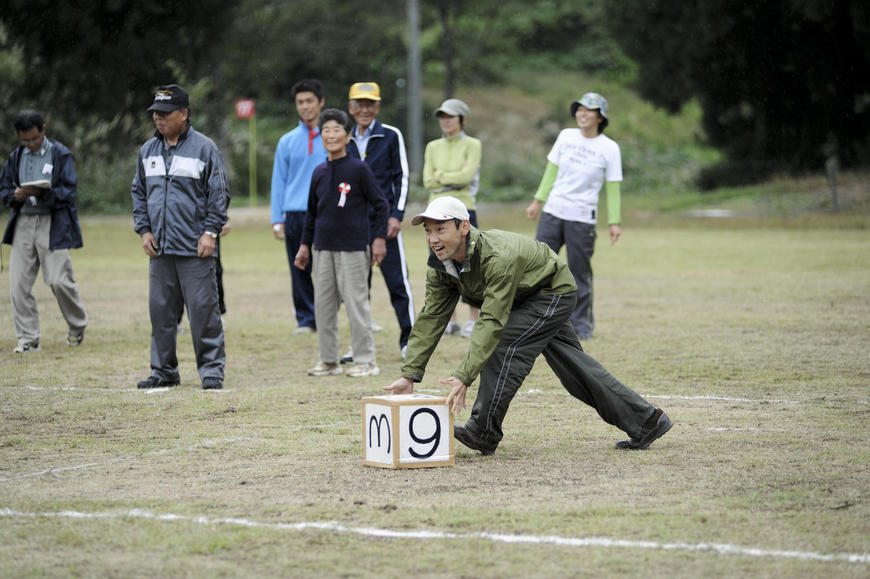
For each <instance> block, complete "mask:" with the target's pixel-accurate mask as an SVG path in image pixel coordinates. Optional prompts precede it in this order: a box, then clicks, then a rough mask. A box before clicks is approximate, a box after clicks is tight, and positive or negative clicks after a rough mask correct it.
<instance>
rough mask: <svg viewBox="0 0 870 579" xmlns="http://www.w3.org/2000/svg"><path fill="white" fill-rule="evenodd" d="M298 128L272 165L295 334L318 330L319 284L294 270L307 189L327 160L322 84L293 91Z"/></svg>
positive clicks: (276, 225)
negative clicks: (316, 296) (316, 292)
mask: <svg viewBox="0 0 870 579" xmlns="http://www.w3.org/2000/svg"><path fill="white" fill-rule="evenodd" d="M291 93H292V96H293V102H294V103H295V105H296V112H297V113H298V114H299V125H298V126H297V127H296V128H295V129H293V130H292V131H290V132H289V133H287V134H285V135H284V136H283V137H281V139H280V140H279V141H278V147H277V148H276V149H275V162H274V164H273V167H272V192H271V196H272V232H273V234H274V235H275V239H278V240H283V241H284V245H285V248H286V250H287V261H288V262H289V263H290V281H291V284H292V291H293V307H294V309H295V310H296V325H297V327H296V329H295V330H293V334H295V335H300V334H309V333H311V332H313V331H314V330H315V329H316V328H317V324H316V322H315V320H314V284H313V283H312V281H311V264H308V267H306V268H305V269H297V268H295V267H293V260H295V259H296V253H297V252H298V251H299V242H300V240H301V239H302V229H303V228H304V227H305V210H306V209H307V208H308V188H309V187H310V185H311V174H312V173H314V168H315V167H317V166H318V165H320V164H321V163H323V162H324V161H326V149H324V148H323V142H322V141H321V140H320V129H318V128H317V123H318V121H319V120H320V112H321V111H322V110H323V104H324V98H323V84H322V83H321V82H320V81H319V80H312V79H308V80H302V81H299V82H297V83H296V84H295V85H293V88H292V90H291Z"/></svg>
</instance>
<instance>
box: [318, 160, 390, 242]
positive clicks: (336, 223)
mask: <svg viewBox="0 0 870 579" xmlns="http://www.w3.org/2000/svg"><path fill="white" fill-rule="evenodd" d="M342 188H344V189H345V191H346V195H345V199H344V203H342V204H341V205H339V203H341V190H342ZM370 207H371V208H372V212H371V217H369V208H370ZM388 210H389V207H388V205H387V200H386V199H384V194H383V192H382V191H381V189H380V187H378V184H377V182H376V181H375V178H374V176H373V175H372V171H371V169H369V167H368V165H366V164H365V163H363V162H362V161H360V160H359V159H354V158H352V157H349V156H347V155H345V156H344V157H342V158H340V159H336V160H335V161H327V162H325V163H321V164H320V165H318V166H317V168H315V169H314V174H313V175H311V186H310V188H309V192H308V211H307V213H306V215H305V228H304V229H303V230H302V239H301V243H302V244H304V245H308V246H311V245H312V244H313V245H314V249H317V250H327V251H365V250H366V248H367V247H368V246H369V243H370V239H369V219H371V220H372V229H373V231H374V237H381V238H383V239H386V238H387V219H388V217H387V211H388Z"/></svg>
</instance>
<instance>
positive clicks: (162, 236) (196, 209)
mask: <svg viewBox="0 0 870 579" xmlns="http://www.w3.org/2000/svg"><path fill="white" fill-rule="evenodd" d="M163 144H164V140H163V136H162V135H160V134H159V133H156V132H155V136H154V138H152V139H150V140H148V141H147V142H146V143H145V144H144V145H142V148H141V149H140V150H139V162H138V163H137V166H136V177H135V178H134V179H133V186H132V189H131V191H130V194H131V196H132V197H133V228H134V229H135V230H136V233H138V234H139V235H143V234H144V233H146V232H151V233H152V234H153V235H154V240H155V242H156V243H157V248H158V253H159V254H160V255H163V254H169V255H181V256H188V257H196V255H197V243H198V242H199V238H200V237H202V235H203V234H204V233H205V232H206V231H211V232H212V233H217V234H220V232H221V229H222V228H223V226H224V223H226V222H227V206H228V204H229V199H230V190H229V184H228V183H227V171H226V166H225V165H224V158H223V155H222V154H221V152H220V150H219V149H218V148H217V145H215V144H214V142H213V141H212V140H211V139H209V138H208V137H206V136H205V135H203V134H202V133H199V132H197V131H195V130H194V129H193V127H192V126H188V127H187V130H186V131H185V132H184V133H183V134H182V135H181V137H180V138H179V139H178V143H177V145H176V149H175V155H174V157H173V159H172V166H171V167H166V166H165V162H164V160H163ZM215 257H217V248H215Z"/></svg>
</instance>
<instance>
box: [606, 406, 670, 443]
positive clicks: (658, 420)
mask: <svg viewBox="0 0 870 579" xmlns="http://www.w3.org/2000/svg"><path fill="white" fill-rule="evenodd" d="M673 425H674V423H673V422H671V419H670V418H668V415H667V414H665V413H664V412H663V411H662V409H661V408H656V411H655V412H654V413H653V415H652V416H650V418H649V420H647V421H646V423H644V425H643V428H641V429H640V436H639V437H638V438H632V439H631V440H620V441H619V442H617V443H616V448H618V449H619V450H646V449H648V448H649V445H650V444H652V443H653V441H654V440H656V439H657V438H661V437H662V436H664V435H665V433H666V432H667V431H668V430H670V429H671V426H673Z"/></svg>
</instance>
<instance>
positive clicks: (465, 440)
mask: <svg viewBox="0 0 870 579" xmlns="http://www.w3.org/2000/svg"><path fill="white" fill-rule="evenodd" d="M453 437H454V438H455V439H456V440H458V441H459V442H461V443H462V444H464V445H465V446H467V447H468V448H470V449H471V450H478V451H480V453H481V454H483V455H486V456H488V455H490V454H493V453H495V449H496V447H498V443H497V442H496V443H495V444H493V443H491V442H487V441H485V440H483V439H482V438H479V437H477V436H475V435H474V434H472V433H471V432H470V431H469V430H468V429H467V428H465V427H464V426H455V425H454V426H453Z"/></svg>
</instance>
